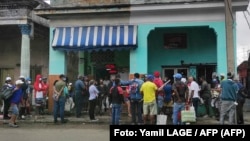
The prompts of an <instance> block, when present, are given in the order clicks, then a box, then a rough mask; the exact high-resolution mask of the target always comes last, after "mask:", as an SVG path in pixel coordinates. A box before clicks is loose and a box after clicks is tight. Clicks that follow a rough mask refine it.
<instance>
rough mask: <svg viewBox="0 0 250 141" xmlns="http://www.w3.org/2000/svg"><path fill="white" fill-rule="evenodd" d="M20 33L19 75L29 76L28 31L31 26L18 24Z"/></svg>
mask: <svg viewBox="0 0 250 141" xmlns="http://www.w3.org/2000/svg"><path fill="white" fill-rule="evenodd" d="M19 28H20V30H21V33H22V45H21V59H20V60H21V68H20V75H22V76H24V77H30V32H31V26H30V25H28V24H25V25H19Z"/></svg>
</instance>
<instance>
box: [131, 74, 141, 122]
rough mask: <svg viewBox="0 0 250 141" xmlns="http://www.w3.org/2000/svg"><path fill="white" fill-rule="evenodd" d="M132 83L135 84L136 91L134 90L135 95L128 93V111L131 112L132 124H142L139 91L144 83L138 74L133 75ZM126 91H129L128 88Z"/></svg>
mask: <svg viewBox="0 0 250 141" xmlns="http://www.w3.org/2000/svg"><path fill="white" fill-rule="evenodd" d="M133 81H135V82H137V85H138V89H137V90H136V93H132V92H131V91H128V93H129V97H130V103H131V108H130V110H131V116H132V118H131V119H132V124H143V119H142V106H143V97H142V94H141V93H140V89H141V86H142V84H143V83H144V81H143V80H141V79H140V74H139V73H135V74H134V79H133V80H132V82H133ZM128 87H129V86H128ZM128 90H130V89H129V88H128ZM136 119H137V120H136Z"/></svg>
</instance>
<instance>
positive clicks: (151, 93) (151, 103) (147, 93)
mask: <svg viewBox="0 0 250 141" xmlns="http://www.w3.org/2000/svg"><path fill="white" fill-rule="evenodd" d="M153 81H154V76H153V75H148V76H147V81H146V82H144V83H143V84H142V86H141V89H140V92H141V94H142V95H143V117H144V118H143V119H144V124H147V119H148V116H149V119H150V124H151V125H153V124H155V117H156V115H157V102H156V92H157V90H158V88H157V86H156V85H155V83H154V82H153Z"/></svg>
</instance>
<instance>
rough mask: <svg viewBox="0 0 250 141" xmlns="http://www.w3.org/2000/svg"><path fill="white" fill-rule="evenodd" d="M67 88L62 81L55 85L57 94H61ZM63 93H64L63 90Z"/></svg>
mask: <svg viewBox="0 0 250 141" xmlns="http://www.w3.org/2000/svg"><path fill="white" fill-rule="evenodd" d="M65 86H66V83H65V82H64V81H62V80H59V81H57V82H56V84H55V89H56V91H57V92H60V91H61V90H62V89H63V88H64V87H65ZM61 92H63V90H62V91H61ZM61 96H64V95H63V94H62V95H61Z"/></svg>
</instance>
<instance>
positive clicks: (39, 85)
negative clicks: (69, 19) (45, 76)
mask: <svg viewBox="0 0 250 141" xmlns="http://www.w3.org/2000/svg"><path fill="white" fill-rule="evenodd" d="M44 89H45V87H44V83H43V81H42V75H40V74H37V75H36V80H35V83H34V97H35V103H36V112H35V113H36V116H35V119H37V118H38V117H37V115H39V116H40V115H42V111H43V106H44V103H45V101H44V93H43V91H44Z"/></svg>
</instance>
